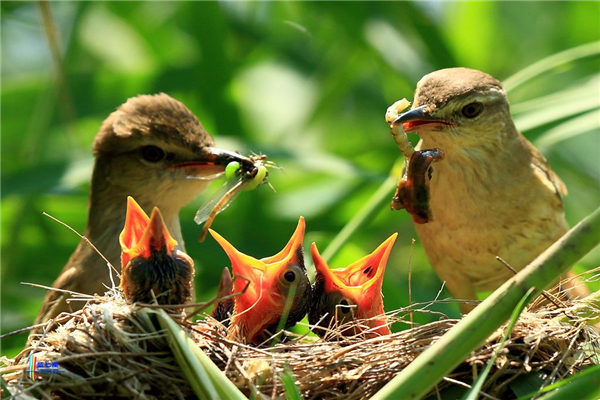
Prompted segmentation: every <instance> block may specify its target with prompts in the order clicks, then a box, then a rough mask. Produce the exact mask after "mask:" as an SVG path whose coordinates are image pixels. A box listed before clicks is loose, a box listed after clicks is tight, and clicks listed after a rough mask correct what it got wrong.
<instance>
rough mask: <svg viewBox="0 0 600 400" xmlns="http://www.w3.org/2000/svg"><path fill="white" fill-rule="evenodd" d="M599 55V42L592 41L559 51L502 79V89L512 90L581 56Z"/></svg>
mask: <svg viewBox="0 0 600 400" xmlns="http://www.w3.org/2000/svg"><path fill="white" fill-rule="evenodd" d="M598 55H600V42H592V43H587V44H583V45H581V46H577V47H573V48H571V49H568V50H565V51H561V52H560V53H556V54H553V55H551V56H549V57H546V58H543V59H541V60H540V61H538V62H536V63H533V64H532V65H530V66H529V67H527V68H525V69H522V70H521V71H519V72H517V73H516V74H514V75H513V76H511V77H509V78H507V79H505V80H504V82H503V85H504V89H506V91H507V92H510V91H511V90H514V89H515V88H517V87H518V86H520V85H522V84H524V83H525V82H527V81H530V80H532V79H534V78H536V77H538V76H540V75H542V74H544V73H546V72H548V71H550V70H552V69H553V68H556V67H557V66H560V65H563V64H567V63H570V62H573V61H576V60H579V59H582V58H587V57H594V56H598Z"/></svg>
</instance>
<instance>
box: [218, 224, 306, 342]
mask: <svg viewBox="0 0 600 400" xmlns="http://www.w3.org/2000/svg"><path fill="white" fill-rule="evenodd" d="M304 230H305V224H304V218H302V217H300V220H299V221H298V226H297V228H296V231H295V232H294V234H293V235H292V238H291V239H290V240H289V242H288V244H287V245H286V246H285V247H284V249H283V250H282V251H281V252H279V253H277V254H276V255H274V256H272V257H266V258H263V259H262V260H257V259H255V258H254V257H251V256H248V255H246V254H244V253H242V252H240V251H238V250H237V249H236V248H235V247H233V246H232V245H231V244H230V243H229V242H228V241H227V240H225V238H223V237H222V236H221V235H219V234H218V233H217V232H215V231H213V230H212V229H209V232H210V234H211V235H212V236H213V237H214V238H215V240H216V241H217V242H218V243H219V244H220V245H221V247H222V248H223V250H225V253H227V256H228V257H229V260H230V261H231V267H232V270H233V276H234V281H233V290H232V293H242V292H243V293H242V294H240V295H239V296H237V297H235V299H234V301H235V309H234V315H233V317H232V321H231V325H232V326H233V325H239V326H243V329H242V331H243V332H244V336H245V337H246V339H247V340H250V341H254V338H255V337H257V335H259V334H260V333H262V332H263V331H264V330H265V329H267V328H269V327H270V326H271V325H273V324H274V323H277V321H279V319H280V317H281V315H282V314H283V312H284V308H285V304H286V299H287V294H285V293H282V292H281V291H280V290H279V289H278V282H279V279H280V277H281V275H282V273H283V271H284V270H286V268H287V267H288V266H289V265H292V264H294V265H304V260H303V259H302V251H301V248H302V241H303V240H304ZM240 277H242V278H243V279H239V278H240ZM244 289H245V292H244Z"/></svg>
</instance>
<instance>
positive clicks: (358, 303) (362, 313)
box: [308, 233, 398, 337]
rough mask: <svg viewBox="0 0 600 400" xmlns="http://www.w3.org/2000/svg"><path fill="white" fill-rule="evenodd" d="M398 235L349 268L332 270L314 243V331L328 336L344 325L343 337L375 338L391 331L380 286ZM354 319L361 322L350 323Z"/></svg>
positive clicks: (312, 311)
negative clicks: (360, 335) (315, 272)
mask: <svg viewBox="0 0 600 400" xmlns="http://www.w3.org/2000/svg"><path fill="white" fill-rule="evenodd" d="M397 236H398V234H397V233H394V234H393V235H392V236H390V237H389V238H388V239H387V240H386V241H385V242H383V243H382V244H381V245H380V246H379V247H378V248H377V249H375V251H374V252H373V253H371V254H369V255H368V256H365V257H363V258H361V259H360V260H358V261H356V262H354V263H352V264H350V265H349V266H348V267H346V268H340V269H333V270H332V269H329V266H328V265H327V262H325V260H323V258H322V257H321V255H320V254H319V251H318V249H317V245H316V244H315V243H313V244H312V246H311V253H312V258H313V261H314V263H315V268H316V270H317V274H316V280H315V285H314V289H313V302H312V306H311V309H310V310H309V312H308V321H309V322H310V323H311V325H315V328H314V332H315V333H317V334H318V335H319V336H321V337H326V336H328V332H329V331H328V329H335V328H337V327H341V328H342V331H341V334H342V335H344V336H355V335H358V334H364V335H365V336H367V337H373V336H377V335H389V334H390V333H391V331H390V328H389V325H388V323H387V319H386V317H385V315H384V311H383V295H382V293H381V285H382V283H383V275H384V272H385V267H386V264H387V260H388V257H389V255H390V252H391V251H392V247H393V245H394V242H395V241H396V237H397ZM354 320H360V324H348V323H349V322H351V321H354ZM347 324H348V325H347Z"/></svg>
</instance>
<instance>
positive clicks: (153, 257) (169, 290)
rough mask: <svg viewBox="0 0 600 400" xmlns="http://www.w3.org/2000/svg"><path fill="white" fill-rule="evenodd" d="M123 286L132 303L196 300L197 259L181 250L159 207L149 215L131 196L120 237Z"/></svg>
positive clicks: (182, 302)
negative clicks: (195, 260) (178, 248)
mask: <svg viewBox="0 0 600 400" xmlns="http://www.w3.org/2000/svg"><path fill="white" fill-rule="evenodd" d="M119 241H120V243H121V247H122V254H121V266H122V268H121V289H122V290H123V295H124V296H125V299H126V300H128V301H129V302H131V303H147V304H149V303H154V302H156V303H158V304H185V303H188V302H189V301H190V300H191V299H192V288H193V282H194V262H193V261H192V259H191V258H190V257H189V256H188V255H187V254H185V253H184V252H182V251H180V250H177V241H176V240H175V239H173V237H172V236H171V234H170V233H169V230H168V229H167V226H166V225H165V222H164V220H163V218H162V215H161V213H160V211H159V209H158V208H156V207H155V208H154V209H153V210H152V215H151V217H150V218H148V215H146V213H145V212H144V210H142V208H141V207H140V206H139V205H138V204H137V203H136V201H135V200H134V199H133V198H132V197H128V198H127V215H126V217H125V227H124V228H123V232H121V235H120V236H119Z"/></svg>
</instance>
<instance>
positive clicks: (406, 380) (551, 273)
mask: <svg viewBox="0 0 600 400" xmlns="http://www.w3.org/2000/svg"><path fill="white" fill-rule="evenodd" d="M599 242H600V208H598V209H596V211H595V212H594V213H592V214H591V215H590V216H588V217H587V218H585V219H584V220H583V221H581V222H580V223H579V224H578V225H577V226H575V227H574V228H573V229H571V230H570V231H569V232H567V233H566V234H565V235H564V236H563V237H562V238H560V239H559V240H558V241H557V242H556V243H554V244H553V245H552V246H550V247H549V248H548V249H547V250H546V251H544V252H543V253H542V254H541V255H540V256H538V257H537V258H536V259H535V260H533V261H532V262H531V263H530V264H529V265H528V266H527V267H525V269H524V270H522V271H521V272H519V273H518V274H517V275H515V276H514V277H513V278H511V279H509V280H508V281H507V282H506V283H505V284H504V285H502V286H500V288H498V289H497V290H496V291H495V292H494V293H492V295H491V296H490V297H488V298H487V299H486V300H484V301H483V302H482V303H481V304H480V305H479V306H477V307H476V308H475V309H474V310H473V311H471V312H470V313H469V314H468V315H467V316H465V317H464V318H463V319H462V320H461V321H460V322H459V323H458V324H456V325H455V326H454V327H453V328H452V329H450V330H449V331H448V332H447V333H446V334H445V335H444V336H442V337H441V338H440V339H439V340H438V341H437V342H435V343H434V344H433V345H432V346H430V347H429V348H428V349H427V350H425V351H424V352H423V353H421V355H419V356H418V357H417V358H416V360H414V361H413V362H412V363H411V364H410V365H409V366H408V367H407V368H405V369H404V370H403V371H402V372H400V373H399V374H398V375H397V376H396V377H395V378H394V379H392V380H391V381H390V382H389V383H388V384H387V385H386V386H384V387H383V389H381V390H380V391H379V392H378V393H376V394H375V396H373V400H382V399H395V398H399V396H403V397H404V398H407V399H417V398H420V397H422V396H424V395H425V394H426V393H427V392H429V391H430V390H431V389H432V388H433V387H434V386H435V385H436V384H437V383H438V382H439V381H440V380H441V379H442V378H443V377H444V376H445V375H446V374H448V373H449V372H450V371H452V369H454V368H455V367H456V366H457V365H459V364H460V363H461V362H462V361H463V360H464V359H465V358H466V357H467V356H468V355H469V354H470V353H471V352H472V351H473V350H475V349H476V348H477V347H479V346H480V345H481V344H482V343H483V342H484V341H485V339H486V338H487V337H489V335H491V334H492V333H493V332H494V331H495V330H496V329H498V327H499V326H501V325H502V324H503V323H504V322H505V321H506V320H507V319H508V318H509V317H510V316H511V314H512V310H514V308H515V307H516V306H517V304H518V303H519V302H520V301H521V299H522V298H523V295H524V294H525V293H526V292H527V291H528V290H529V288H531V287H535V294H536V295H537V294H539V293H540V292H541V291H542V290H543V289H545V288H546V287H547V286H549V285H550V284H551V283H552V282H553V281H554V280H555V279H557V278H558V277H559V276H560V275H561V274H563V273H565V272H566V271H567V270H568V268H569V267H571V266H572V265H573V264H574V263H575V262H576V261H577V260H579V259H581V258H582V257H583V256H584V255H585V254H587V253H588V252H589V251H590V250H591V249H593V248H594V247H595V246H597V245H598V243H599Z"/></svg>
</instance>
